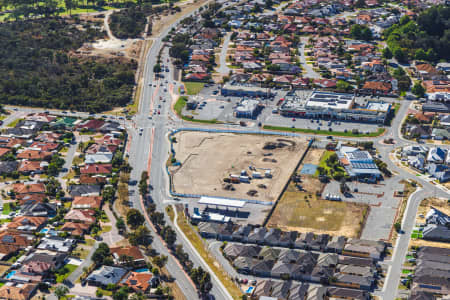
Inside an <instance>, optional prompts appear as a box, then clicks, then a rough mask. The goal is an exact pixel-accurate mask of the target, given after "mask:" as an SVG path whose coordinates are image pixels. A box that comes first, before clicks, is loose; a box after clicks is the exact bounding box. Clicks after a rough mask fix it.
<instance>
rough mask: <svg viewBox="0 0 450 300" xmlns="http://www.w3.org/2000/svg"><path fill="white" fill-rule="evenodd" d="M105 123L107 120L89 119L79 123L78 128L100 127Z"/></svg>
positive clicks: (93, 128)
mask: <svg viewBox="0 0 450 300" xmlns="http://www.w3.org/2000/svg"><path fill="white" fill-rule="evenodd" d="M104 124H105V121H102V120H97V119H92V120H88V121H86V122H83V123H82V124H80V125H78V126H77V128H86V129H92V130H95V129H99V128H100V127H102V126H103V125H104Z"/></svg>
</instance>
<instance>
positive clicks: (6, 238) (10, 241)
mask: <svg viewBox="0 0 450 300" xmlns="http://www.w3.org/2000/svg"><path fill="white" fill-rule="evenodd" d="M33 239H34V238H33V237H32V236H29V235H23V234H20V233H17V232H11V231H6V230H5V231H2V232H0V245H15V246H18V247H22V248H25V247H28V246H30V245H32V244H33Z"/></svg>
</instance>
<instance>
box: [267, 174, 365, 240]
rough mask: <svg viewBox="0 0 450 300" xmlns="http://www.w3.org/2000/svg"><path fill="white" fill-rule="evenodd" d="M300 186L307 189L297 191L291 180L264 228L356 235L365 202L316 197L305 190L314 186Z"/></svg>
mask: <svg viewBox="0 0 450 300" xmlns="http://www.w3.org/2000/svg"><path fill="white" fill-rule="evenodd" d="M317 181H318V180H317ZM311 183H313V182H312V181H310V184H311ZM302 185H303V183H302ZM316 185H319V184H317V183H316ZM303 186H304V187H305V189H306V190H307V191H308V192H304V191H299V190H298V189H297V188H296V186H295V184H294V183H291V184H290V186H289V187H288V189H287V190H286V192H285V194H284V195H283V197H282V198H281V199H280V202H279V203H278V205H277V207H276V208H275V211H274V212H273V214H272V217H271V218H270V220H269V222H268V224H267V226H268V227H277V228H281V229H283V230H296V231H299V232H309V231H312V232H315V233H328V234H331V235H344V236H347V237H356V236H357V235H358V233H359V231H360V229H361V222H362V220H363V216H364V212H365V211H366V210H367V205H362V204H357V203H349V202H336V201H328V200H322V199H318V198H317V197H316V195H315V193H311V192H309V190H311V189H313V190H315V189H314V188H312V187H311V186H307V185H303Z"/></svg>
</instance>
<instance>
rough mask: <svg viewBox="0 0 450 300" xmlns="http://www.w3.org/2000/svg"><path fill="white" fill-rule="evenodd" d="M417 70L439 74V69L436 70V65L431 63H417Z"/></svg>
mask: <svg viewBox="0 0 450 300" xmlns="http://www.w3.org/2000/svg"><path fill="white" fill-rule="evenodd" d="M416 70H417V71H425V72H427V73H428V74H437V73H438V71H437V70H436V68H435V67H433V66H432V65H430V64H417V65H416Z"/></svg>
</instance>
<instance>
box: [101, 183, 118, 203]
mask: <svg viewBox="0 0 450 300" xmlns="http://www.w3.org/2000/svg"><path fill="white" fill-rule="evenodd" d="M115 194H116V190H115V189H114V188H113V187H112V186H108V187H106V188H104V189H103V191H102V197H103V202H109V203H113V202H114V195H115Z"/></svg>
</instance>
